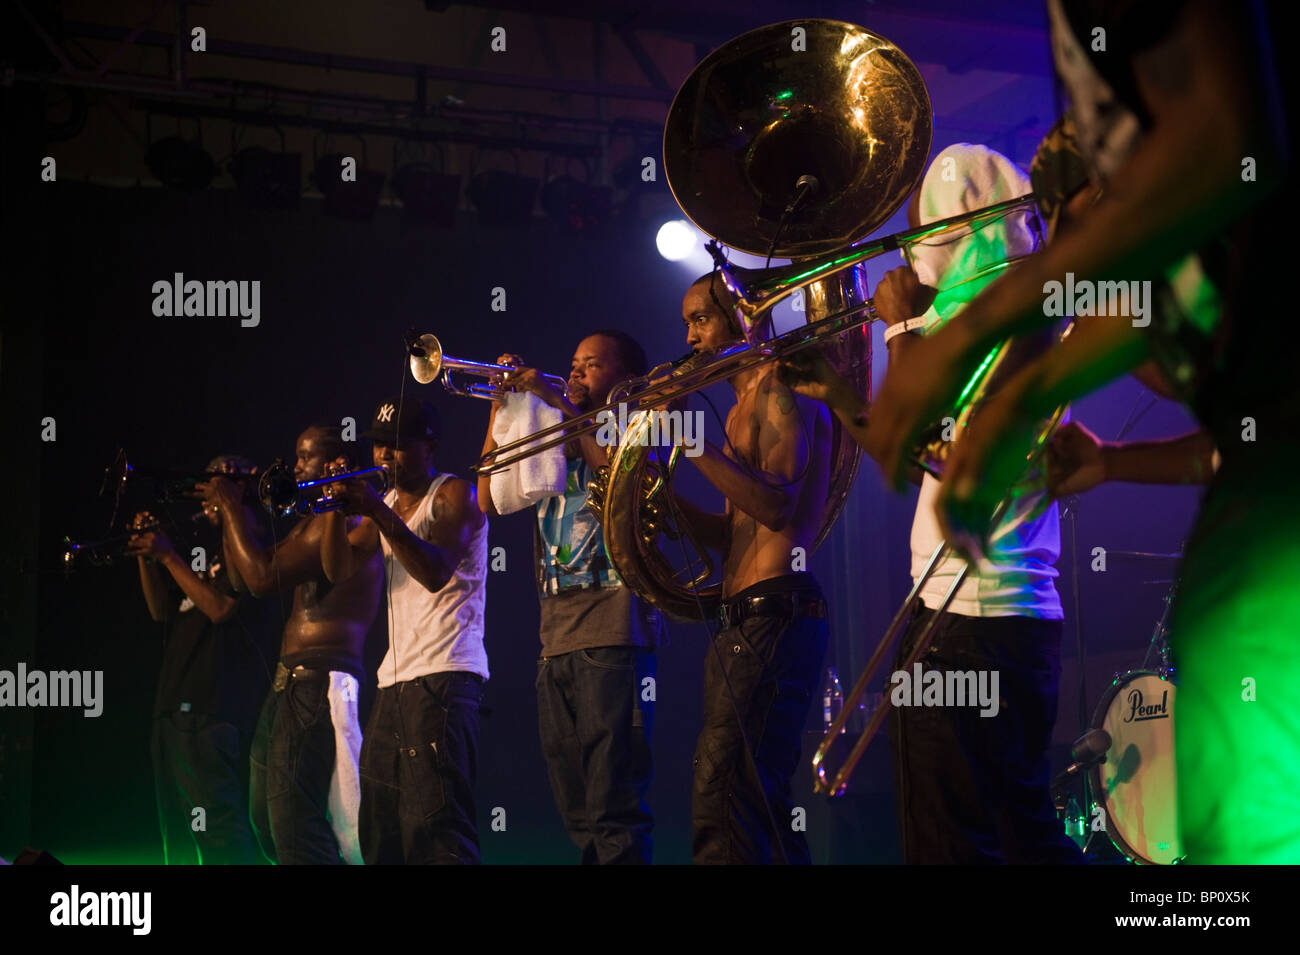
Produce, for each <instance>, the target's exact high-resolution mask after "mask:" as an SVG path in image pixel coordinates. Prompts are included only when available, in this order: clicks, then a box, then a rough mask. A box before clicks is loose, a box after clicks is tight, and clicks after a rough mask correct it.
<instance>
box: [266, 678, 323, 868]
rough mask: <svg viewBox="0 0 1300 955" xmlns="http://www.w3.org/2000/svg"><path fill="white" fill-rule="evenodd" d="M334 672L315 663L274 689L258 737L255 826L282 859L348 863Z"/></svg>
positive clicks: (289, 862)
mask: <svg viewBox="0 0 1300 955" xmlns="http://www.w3.org/2000/svg"><path fill="white" fill-rule="evenodd" d="M329 687H330V679H329V671H327V670H309V671H307V673H306V674H305V675H299V676H295V677H293V678H292V679H290V680H289V681H288V683H287V684H286V685H285V687H284V689H283V690H275V689H272V690H271V691H270V693H268V694H267V696H266V702H265V703H264V704H263V705H262V716H261V718H260V719H259V720H258V722H257V731H256V733H255V734H254V736H253V752H252V756H251V759H250V761H249V762H250V768H251V770H252V778H251V782H250V785H249V803H250V812H251V815H252V820H253V831H254V832H255V833H256V834H257V839H258V842H259V843H260V844H261V846H262V851H263V852H264V853H265V854H266V857H267V858H268V859H270V860H271V861H273V862H278V863H279V864H280V865H343V864H344V862H343V857H342V856H341V855H339V842H338V838H337V837H336V836H335V835H334V829H333V827H332V826H331V825H330V821H329V790H330V780H331V779H332V777H333V775H334V748H335V741H334V723H333V721H332V719H331V718H330V704H329Z"/></svg>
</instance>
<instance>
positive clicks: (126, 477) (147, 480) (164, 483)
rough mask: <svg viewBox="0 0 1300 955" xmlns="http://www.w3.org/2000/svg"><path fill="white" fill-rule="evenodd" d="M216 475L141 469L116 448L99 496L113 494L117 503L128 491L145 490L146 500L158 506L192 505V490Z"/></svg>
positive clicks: (124, 451)
mask: <svg viewBox="0 0 1300 955" xmlns="http://www.w3.org/2000/svg"><path fill="white" fill-rule="evenodd" d="M214 476H215V472H211V471H178V470H173V469H170V468H140V467H136V466H135V465H133V464H131V462H130V461H129V460H128V459H127V455H126V449H125V448H118V450H117V454H116V455H115V456H114V458H113V462H112V463H111V464H110V465H109V466H108V467H107V468H105V469H104V482H103V484H102V485H100V489H99V496H100V497H104V496H106V495H108V494H112V495H113V496H114V497H115V498H117V499H120V498H121V497H122V495H123V494H124V493H125V492H126V490H127V488H128V487H132V488H134V487H146V488H147V489H148V496H149V497H150V498H152V499H153V500H156V501H159V502H160V503H164V504H169V503H174V502H179V501H192V500H193V499H194V497H195V493H194V492H195V488H196V487H197V486H198V485H199V484H201V483H202V482H204V481H208V480H211V479H212V478H213V477H214Z"/></svg>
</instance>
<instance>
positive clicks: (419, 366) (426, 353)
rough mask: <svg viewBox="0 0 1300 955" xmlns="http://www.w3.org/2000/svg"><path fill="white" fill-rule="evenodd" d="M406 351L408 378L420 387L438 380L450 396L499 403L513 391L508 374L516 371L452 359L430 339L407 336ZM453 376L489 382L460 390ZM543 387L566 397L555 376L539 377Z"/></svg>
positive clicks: (566, 387) (564, 385)
mask: <svg viewBox="0 0 1300 955" xmlns="http://www.w3.org/2000/svg"><path fill="white" fill-rule="evenodd" d="M407 350H408V351H409V352H410V353H411V377H413V378H414V379H415V380H416V381H418V382H419V383H420V384H422V385H427V384H429V383H431V382H433V381H437V380H438V379H439V378H441V379H442V386H443V387H444V388H446V389H447V391H449V392H450V393H451V394H453V395H461V396H464V397H468V398H487V399H489V400H491V401H500V400H501V399H503V398H504V397H505V396H506V394H507V393H509V392H511V391H514V390H515V389H514V388H512V387H510V385H509V376H510V373H511V372H514V371H518V370H519V369H517V368H513V367H511V366H510V365H494V364H491V363H490V362H483V361H469V360H467V359H464V358H452V357H451V356H450V355H448V354H446V353H444V352H443V350H442V344H441V343H440V342H439V341H438V339H437V337H436V336H434V335H419V336H416V335H414V334H413V333H408V337H407ZM453 372H458V373H461V374H468V375H476V376H478V377H480V378H488V379H490V381H489V383H488V384H478V383H475V384H471V385H469V386H467V387H462V386H461V385H459V384H457V383H456V379H455V378H454V377H452V373H453ZM542 378H544V379H545V380H546V383H547V384H548V385H550V386H551V387H552V388H554V389H555V390H556V391H558V392H559V393H560V394H562V395H564V396H565V397H566V398H567V397H568V395H569V382H568V380H567V379H564V378H561V377H560V376H559V375H543V376H542Z"/></svg>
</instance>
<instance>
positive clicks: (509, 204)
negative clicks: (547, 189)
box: [469, 169, 540, 226]
mask: <svg viewBox="0 0 1300 955" xmlns="http://www.w3.org/2000/svg"><path fill="white" fill-rule="evenodd" d="M539 184H540V180H538V179H533V178H531V177H529V176H517V175H515V174H514V173H509V172H505V171H503V170H500V169H488V170H486V171H484V172H481V173H479V174H478V175H476V176H475V177H474V178H473V179H471V180H470V182H469V198H470V201H471V202H473V203H474V208H476V209H477V210H478V218H479V221H480V222H481V223H483V224H484V225H489V226H510V225H526V224H527V223H528V222H529V221H530V220H531V219H532V217H533V198H534V197H535V196H536V195H537V186H538V185H539Z"/></svg>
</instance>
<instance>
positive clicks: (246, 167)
mask: <svg viewBox="0 0 1300 955" xmlns="http://www.w3.org/2000/svg"><path fill="white" fill-rule="evenodd" d="M230 174H231V176H233V177H234V179H235V184H236V185H237V186H238V187H239V191H240V193H241V194H242V195H243V196H244V198H245V199H247V200H248V203H249V205H251V206H253V207H254V208H256V209H297V208H298V200H299V198H300V197H301V195H302V155H301V154H300V153H273V152H271V151H270V150H269V149H263V148H262V147H261V146H250V147H249V148H248V149H241V150H240V151H239V152H238V153H236V154H235V158H234V159H232V160H231V161H230Z"/></svg>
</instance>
